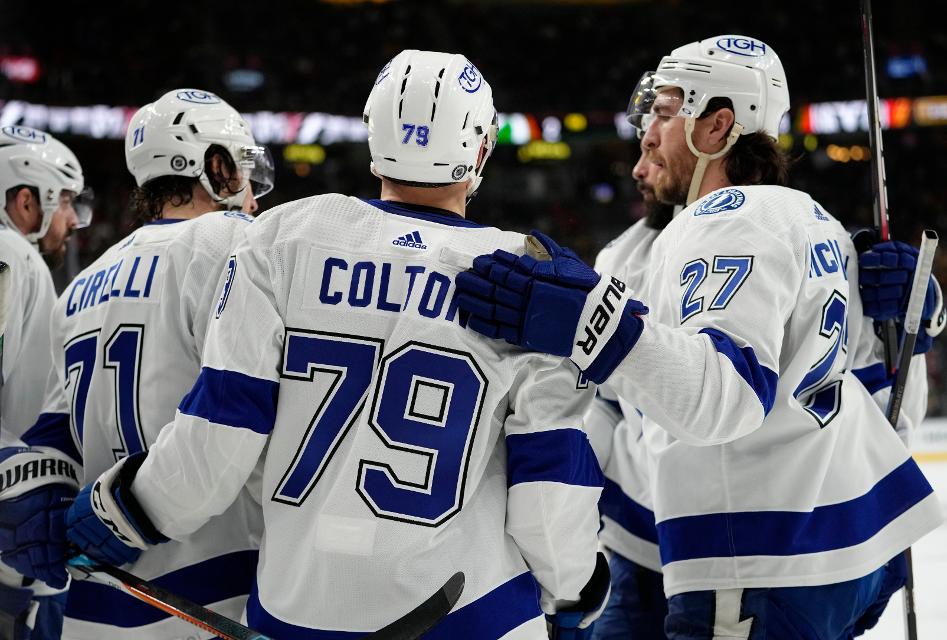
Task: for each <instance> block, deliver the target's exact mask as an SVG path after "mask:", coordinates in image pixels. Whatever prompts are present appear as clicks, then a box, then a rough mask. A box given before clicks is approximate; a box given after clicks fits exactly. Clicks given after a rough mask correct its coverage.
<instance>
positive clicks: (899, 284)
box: [858, 240, 937, 321]
mask: <svg viewBox="0 0 947 640" xmlns="http://www.w3.org/2000/svg"><path fill="white" fill-rule="evenodd" d="M917 255H918V250H917V249H916V248H915V247H912V246H911V245H909V244H906V243H904V242H898V241H896V240H889V241H888V242H879V243H877V244H874V245H872V247H871V248H870V249H869V250H868V251H865V252H863V253H860V254H858V287H859V289H860V290H861V298H862V307H863V308H864V312H865V315H866V316H868V317H870V318H872V319H874V320H881V321H883V320H904V314H905V313H906V312H907V308H908V297H909V296H910V294H911V284H912V282H913V281H914V269H915V268H916V267H917ZM936 301H937V287H936V284H935V283H934V279H933V278H931V279H930V280H929V281H928V283H927V295H926V296H925V298H924V310H923V312H922V313H921V317H922V319H923V320H930V319H931V316H933V315H934V309H935V303H936Z"/></svg>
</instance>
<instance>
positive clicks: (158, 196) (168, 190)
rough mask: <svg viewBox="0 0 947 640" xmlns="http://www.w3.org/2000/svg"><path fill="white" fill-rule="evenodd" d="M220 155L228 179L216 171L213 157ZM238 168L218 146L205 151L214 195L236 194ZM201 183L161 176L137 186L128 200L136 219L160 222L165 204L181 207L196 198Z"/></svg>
mask: <svg viewBox="0 0 947 640" xmlns="http://www.w3.org/2000/svg"><path fill="white" fill-rule="evenodd" d="M214 155H219V156H220V157H221V159H222V160H223V165H224V167H226V170H227V173H228V174H229V175H230V177H229V178H227V177H225V176H224V173H223V172H222V171H214V170H213V165H212V164H211V158H213V157H214ZM236 169H237V167H236V165H235V164H234V162H233V159H232V158H231V157H230V154H229V153H228V152H227V150H226V149H224V148H223V147H222V146H220V145H219V144H212V145H210V146H209V147H207V151H206V152H204V172H205V173H206V174H207V179H208V181H209V182H210V186H211V188H212V189H213V190H214V193H220V192H221V191H222V190H223V189H225V188H226V189H227V190H228V191H230V192H231V193H236V191H237V189H238V187H239V186H240V183H239V181H238V179H237V171H236ZM196 184H199V181H198V179H197V178H186V177H184V176H171V175H168V176H160V177H157V178H154V179H153V180H149V181H148V182H146V183H145V184H144V186H141V187H135V189H134V190H132V194H131V197H130V198H129V207H130V208H131V210H132V213H134V214H135V217H136V218H138V220H139V221H140V222H141V224H146V223H148V222H152V221H154V220H159V219H161V210H162V209H164V207H165V205H168V204H170V205H171V206H172V207H181V206H184V205H186V204H188V203H189V202H191V200H192V199H193V197H194V196H193V191H194V185H196Z"/></svg>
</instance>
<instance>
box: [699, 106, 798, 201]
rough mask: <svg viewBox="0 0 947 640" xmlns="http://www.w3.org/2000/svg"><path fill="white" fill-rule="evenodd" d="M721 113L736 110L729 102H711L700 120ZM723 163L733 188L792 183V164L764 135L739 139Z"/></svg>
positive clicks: (772, 141) (755, 134)
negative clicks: (721, 110)
mask: <svg viewBox="0 0 947 640" xmlns="http://www.w3.org/2000/svg"><path fill="white" fill-rule="evenodd" d="M720 109H730V110H731V111H732V110H733V102H731V101H730V98H711V99H710V101H709V102H707V108H706V109H704V112H703V113H702V114H701V115H700V117H701V118H705V117H707V116H709V115H710V114H712V113H714V112H716V111H718V110H720ZM727 133H728V134H729V133H730V132H729V131H728V132H727ZM724 163H725V164H724V168H725V170H726V172H727V179H728V180H730V182H731V184H734V185H750V184H775V185H779V186H782V187H784V186H786V184H788V182H789V167H790V166H791V164H792V163H791V161H790V159H789V155H788V154H787V153H786V152H785V151H783V149H782V147H780V146H779V144H777V142H776V141H775V140H774V139H773V138H771V137H770V135H769V134H768V133H764V132H762V131H757V132H755V133H750V134H747V135H743V136H740V137H739V138H737V141H736V142H735V143H734V144H733V146H732V147H731V148H730V151H728V152H727V155H726V157H725V158H724Z"/></svg>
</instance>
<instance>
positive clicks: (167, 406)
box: [36, 89, 273, 640]
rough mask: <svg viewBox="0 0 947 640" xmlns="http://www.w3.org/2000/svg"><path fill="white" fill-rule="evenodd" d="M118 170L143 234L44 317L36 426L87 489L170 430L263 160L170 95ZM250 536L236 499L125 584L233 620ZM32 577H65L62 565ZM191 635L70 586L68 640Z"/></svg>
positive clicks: (222, 124)
mask: <svg viewBox="0 0 947 640" xmlns="http://www.w3.org/2000/svg"><path fill="white" fill-rule="evenodd" d="M125 158H126V162H127V165H128V170H129V172H130V173H131V174H132V175H133V176H134V179H135V182H136V184H137V188H136V189H135V191H134V192H133V194H132V199H131V206H132V209H133V211H134V213H135V214H137V216H138V217H139V218H140V219H141V220H142V221H143V223H144V224H143V225H142V226H141V227H140V228H139V229H137V230H135V231H134V232H132V233H131V234H130V235H129V236H128V237H126V238H124V239H122V240H120V241H119V242H118V243H116V244H115V245H114V246H112V247H111V248H109V249H108V250H106V251H105V253H103V254H102V256H100V257H99V258H98V259H97V260H96V261H95V262H93V263H92V264H91V265H89V267H87V268H86V269H84V270H83V271H82V272H81V273H80V274H79V275H78V276H77V277H76V278H75V280H73V282H72V283H71V284H70V285H69V286H68V287H67V288H66V290H65V291H64V292H63V294H62V296H60V298H59V300H58V301H57V303H56V306H55V309H54V311H53V313H52V318H53V320H52V333H53V343H54V345H55V347H56V348H55V349H54V358H55V369H56V371H57V373H58V374H59V376H58V377H57V379H56V384H55V385H54V387H53V388H52V389H51V390H50V392H49V393H48V398H49V400H48V402H47V407H46V409H45V414H44V426H45V428H46V429H47V430H49V431H52V430H54V429H55V428H58V430H59V432H60V433H64V434H66V437H67V438H68V441H69V443H70V445H74V447H75V448H76V449H78V451H79V454H80V456H81V460H82V476H81V478H85V482H88V481H91V480H93V479H95V478H96V477H98V475H99V474H101V473H102V472H103V471H105V470H107V469H109V468H110V467H111V466H112V465H113V464H115V462H116V460H124V459H125V458H126V457H127V456H132V455H133V454H135V453H139V452H142V451H146V450H147V449H148V448H149V447H151V446H152V445H153V444H154V443H155V441H156V439H157V438H158V437H159V432H160V430H161V429H162V427H164V426H165V424H167V423H168V422H169V421H170V420H171V419H173V417H174V412H175V409H176V407H177V405H178V404H179V403H180V401H181V399H182V398H183V397H184V396H185V395H186V393H187V391H188V390H189V389H190V387H191V385H192V384H193V383H194V380H196V378H197V376H198V373H199V372H200V354H201V351H202V349H203V346H204V339H205V334H206V330H207V324H208V321H209V319H210V317H212V315H213V313H214V307H215V305H216V298H215V296H216V290H217V287H218V275H219V274H220V273H221V272H222V271H223V270H224V269H225V267H226V265H227V263H228V259H230V256H231V255H232V254H233V248H234V246H235V245H236V242H237V239H238V238H239V237H241V236H242V234H243V232H244V230H245V229H246V228H247V227H248V224H249V222H250V221H251V220H252V218H250V217H249V216H248V215H246V214H245V213H243V212H240V211H238V210H239V209H240V208H241V207H242V208H243V209H244V211H246V212H247V213H251V212H253V211H254V210H255V209H256V208H257V205H256V201H255V197H260V196H262V195H264V194H265V193H266V192H267V191H269V190H270V189H271V188H272V169H273V167H272V162H271V160H270V158H269V155H268V151H267V150H266V149H265V148H263V147H260V146H258V145H257V144H256V143H255V141H254V139H253V136H252V135H251V132H250V129H249V126H248V125H247V123H246V121H245V120H244V119H243V118H242V117H241V116H240V114H239V113H238V112H237V111H236V110H234V109H233V107H231V106H230V105H229V104H227V103H226V102H224V101H223V100H222V99H221V98H219V97H218V96H216V95H214V94H212V93H209V92H206V91H201V90H197V89H177V90H173V91H170V92H168V93H166V94H165V95H163V96H162V97H160V98H159V99H158V100H156V101H155V102H153V103H151V104H148V105H145V106H144V107H142V108H141V109H139V110H138V112H137V113H136V114H135V115H134V116H133V117H132V119H131V122H130V124H129V127H128V133H127V135H126V139H125ZM70 434H71V435H70ZM195 446H200V445H195ZM181 468H182V469H184V468H193V467H190V463H185V464H183V465H182V467H181ZM81 478H80V480H81ZM261 526H262V522H261V517H260V515H259V505H258V504H257V502H256V501H254V500H253V499H252V497H251V496H250V494H249V492H248V491H241V492H240V495H239V497H238V498H237V500H236V501H235V502H234V503H233V505H231V506H230V508H229V509H227V510H226V511H224V512H223V513H222V514H221V515H220V516H218V517H215V518H211V519H210V520H209V522H208V523H207V524H206V526H204V527H202V528H200V529H199V530H197V531H195V532H193V534H191V535H189V536H182V537H181V538H180V539H179V540H177V541H174V542H170V543H168V544H166V545H162V546H160V547H156V548H154V549H151V550H149V551H148V553H145V554H142V556H141V557H140V558H138V559H137V561H136V562H134V563H133V564H132V565H131V566H130V568H129V570H130V571H132V572H133V573H135V574H136V575H139V576H141V577H144V578H145V579H148V580H153V581H154V582H155V583H156V584H158V585H162V586H164V587H165V588H167V589H170V590H172V591H175V592H177V593H180V594H181V595H183V596H185V597H188V598H190V599H192V600H194V601H197V602H199V603H201V604H203V605H209V606H211V607H212V608H214V609H215V610H217V611H219V612H221V613H223V614H224V615H231V616H238V615H239V614H240V612H241V611H242V610H243V607H244V605H245V603H246V599H247V596H248V595H249V593H250V589H251V586H252V582H253V574H254V569H255V567H256V562H257V548H258V544H259V534H260V528H261ZM63 533H64V525H63V526H62V528H61V529H60V534H61V535H62V534H63ZM36 570H37V571H39V572H42V571H49V572H53V573H55V574H56V575H64V574H63V573H62V572H63V571H64V567H63V565H62V563H61V562H59V563H58V564H56V565H54V566H51V567H48V568H47V567H36ZM197 633H198V632H197V630H196V629H194V628H193V627H191V626H190V625H188V624H187V623H185V622H183V621H181V620H179V619H178V618H175V617H173V616H170V615H167V614H165V613H163V612H161V611H159V610H158V609H154V608H152V607H149V606H147V605H145V604H143V603H141V602H139V601H138V600H136V599H134V598H132V597H131V596H128V595H127V594H125V593H123V592H120V591H118V590H116V589H114V588H112V587H109V586H106V585H102V584H98V583H95V582H93V581H89V580H81V581H77V580H74V581H73V582H72V585H71V587H70V589H69V597H68V602H67V607H66V620H65V625H64V637H66V638H70V639H87V640H97V639H99V638H106V637H107V638H128V639H129V640H131V639H135V640H141V639H144V640H148V639H155V640H158V639H161V640H164V639H167V640H171V639H172V638H175V639H176V638H185V637H195V636H196V635H197ZM212 635H213V634H209V633H204V635H201V636H199V637H201V638H205V637H211V636H212Z"/></svg>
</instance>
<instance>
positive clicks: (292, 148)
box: [283, 144, 326, 164]
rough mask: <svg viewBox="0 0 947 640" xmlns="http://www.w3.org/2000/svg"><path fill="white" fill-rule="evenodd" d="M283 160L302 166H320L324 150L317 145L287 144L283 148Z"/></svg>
mask: <svg viewBox="0 0 947 640" xmlns="http://www.w3.org/2000/svg"><path fill="white" fill-rule="evenodd" d="M283 160H285V161H286V162H294V163H304V164H322V163H323V162H325V160H326V150H325V148H324V147H322V146H320V145H318V144H288V145H286V146H285V147H284V148H283Z"/></svg>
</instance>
